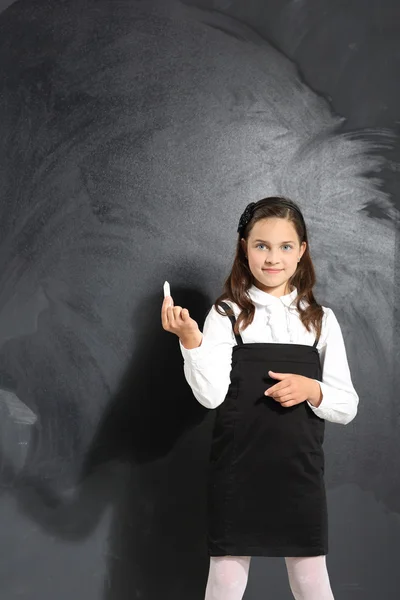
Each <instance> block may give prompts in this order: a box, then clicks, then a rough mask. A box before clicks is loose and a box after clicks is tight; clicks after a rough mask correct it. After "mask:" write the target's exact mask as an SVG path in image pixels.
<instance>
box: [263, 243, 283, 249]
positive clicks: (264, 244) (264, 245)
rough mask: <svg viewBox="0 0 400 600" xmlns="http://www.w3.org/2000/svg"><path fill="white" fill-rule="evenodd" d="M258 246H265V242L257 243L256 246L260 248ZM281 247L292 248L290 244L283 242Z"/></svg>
mask: <svg viewBox="0 0 400 600" xmlns="http://www.w3.org/2000/svg"><path fill="white" fill-rule="evenodd" d="M260 246H263V247H264V248H265V244H257V246H256V248H260ZM282 248H290V249H292V246H290V244H284V245H283V246H282Z"/></svg>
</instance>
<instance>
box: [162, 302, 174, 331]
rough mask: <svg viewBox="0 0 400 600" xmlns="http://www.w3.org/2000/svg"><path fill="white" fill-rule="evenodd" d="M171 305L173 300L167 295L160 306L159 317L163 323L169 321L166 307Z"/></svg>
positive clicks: (166, 323)
mask: <svg viewBox="0 0 400 600" xmlns="http://www.w3.org/2000/svg"><path fill="white" fill-rule="evenodd" d="M172 306H173V300H172V297H171V296H167V297H166V298H164V300H163V303H162V307H161V318H162V320H163V324H165V325H168V323H169V313H168V309H169V308H171V307H172Z"/></svg>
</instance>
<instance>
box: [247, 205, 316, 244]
mask: <svg viewBox="0 0 400 600" xmlns="http://www.w3.org/2000/svg"><path fill="white" fill-rule="evenodd" d="M257 204H258V202H250V204H248V205H247V206H246V208H245V209H244V211H243V213H242V216H241V217H240V219H239V225H238V228H237V232H238V233H239V234H240V237H242V235H243V232H244V230H245V228H246V225H247V223H248V222H249V221H250V219H251V218H252V216H253V214H254V211H255V209H256V207H257ZM282 204H283V205H284V206H285V207H286V208H291V209H292V210H294V211H296V212H297V214H298V215H299V216H300V219H301V221H302V222H304V219H303V215H302V214H301V212H300V210H299V209H298V208H297V206H295V205H294V204H291V203H289V202H287V201H286V202H285V200H283V199H282Z"/></svg>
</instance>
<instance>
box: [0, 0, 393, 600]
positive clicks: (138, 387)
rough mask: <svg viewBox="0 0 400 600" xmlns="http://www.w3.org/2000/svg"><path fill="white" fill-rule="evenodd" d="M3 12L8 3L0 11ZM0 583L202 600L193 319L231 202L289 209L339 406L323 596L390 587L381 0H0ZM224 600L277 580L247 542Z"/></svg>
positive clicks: (28, 599) (388, 90) (386, 11)
mask: <svg viewBox="0 0 400 600" xmlns="http://www.w3.org/2000/svg"><path fill="white" fill-rule="evenodd" d="M5 9H7V10H5ZM0 10H1V11H2V12H1V14H0V131H1V136H0V165H1V167H0V182H1V186H0V198H1V202H0V211H1V213H0V214H1V219H0V228H1V239H0V243H1V249H0V278H1V281H0V284H1V285H0V413H1V415H0V416H1V418H0V474H1V497H0V527H1V532H2V535H1V546H2V547H1V556H2V559H1V562H0V591H1V598H2V600H14V599H15V598H24V599H25V600H36V599H37V600H39V598H40V600H42V599H43V598H48V599H50V598H51V599H52V598H55V597H56V598H57V600H64V599H65V600H67V599H68V600H69V599H70V598H72V597H74V598H85V599H87V600H92V599H93V600H98V599H102V600H103V599H105V600H111V599H112V600H128V598H129V599H131V598H143V599H145V600H153V599H154V600H156V599H157V600H158V599H159V598H160V597H162V598H164V599H165V600H167V599H169V598H170V599H171V600H172V599H173V600H177V599H179V600H180V599H182V600H183V599H185V600H188V599H193V600H202V598H203V594H204V586H205V581H206V576H207V569H208V559H207V556H206V554H205V539H204V528H205V514H204V501H205V497H204V494H205V473H206V464H207V453H208V443H209V439H210V434H211V427H212V422H213V413H212V412H208V411H207V410H206V409H203V408H202V407H201V406H200V405H199V404H198V403H197V402H196V401H195V399H194V398H193V397H192V395H191V392H190V389H189V388H188V386H187V384H186V382H185V381H184V378H183V371H182V358H181V355H180V352H179V349H178V346H177V340H176V338H175V337H173V336H171V335H169V334H167V333H166V332H164V331H163V330H162V328H161V323H160V306H161V302H162V283H163V282H164V280H165V279H168V281H170V283H171V288H172V292H173V295H174V298H175V302H176V303H179V304H181V305H184V306H187V307H188V308H189V309H190V310H191V312H192V313H193V316H194V317H195V318H196V319H197V320H198V321H199V323H200V325H202V323H203V320H204V316H205V314H206V312H207V310H208V308H209V306H210V304H211V302H212V301H213V300H214V299H215V297H216V296H217V295H218V294H219V293H220V286H221V284H222V280H223V278H224V277H225V275H226V272H227V269H228V268H229V265H230V263H231V261H232V258H233V252H234V242H235V235H236V223H237V220H238V217H239V215H240V212H241V210H242V209H243V207H244V205H245V204H246V203H247V202H249V201H251V200H256V199H258V198H260V197H262V196H265V195H267V194H269V193H275V192H278V193H284V194H287V195H289V196H292V197H293V198H295V199H296V200H298V201H299V202H300V204H301V205H302V206H303V208H304V212H305V215H306V218H307V220H308V222H309V227H310V233H311V241H310V246H311V252H312V254H313V257H314V260H315V264H316V268H317V273H318V285H317V288H316V295H317V297H318V299H319V301H320V302H321V303H322V304H324V305H326V306H331V307H332V308H333V309H334V310H335V312H336V314H337V316H338V318H339V320H340V323H341V325H342V330H343V333H344V336H345V340H346V347H347V351H348V357H349V362H350V366H351V370H352V375H353V381H354V384H355V386H356V388H357V390H358V392H359V394H360V410H359V415H358V416H357V418H356V420H355V421H354V422H352V423H351V424H350V425H348V426H346V427H342V426H338V425H333V424H328V426H327V439H326V444H325V448H326V460H327V467H326V476H327V485H328V492H329V508H330V529H331V551H330V554H329V557H328V565H329V570H330V576H331V581H332V586H333V589H334V592H335V598H336V600H355V599H358V598H360V599H361V598H362V599H363V600H369V599H371V600H372V599H374V600H375V599H376V598H377V597H379V598H385V600H395V599H397V596H398V588H399V584H400V576H399V574H398V569H397V565H396V563H395V560H396V556H397V548H398V545H399V543H400V519H399V512H400V477H399V469H398V458H397V457H398V444H397V431H398V421H399V413H398V408H397V403H396V400H397V398H398V389H399V384H400V381H399V374H398V369H397V368H396V367H397V365H398V361H399V342H398V340H399V333H400V332H399V326H400V319H399V314H398V312H396V302H395V300H396V299H397V298H398V291H399V250H398V248H399V244H398V237H397V238H396V236H398V227H396V223H398V220H397V218H398V217H397V215H398V212H397V210H398V206H397V207H396V201H395V200H396V199H397V198H398V191H399V190H398V186H399V183H398V177H397V174H398V172H399V158H400V157H399V153H400V145H399V143H398V138H397V137H396V135H395V134H396V127H397V124H398V118H399V114H398V108H397V107H398V106H399V101H400V86H399V80H398V72H399V56H400V54H399V42H398V39H399V34H400V24H399V23H398V20H397V21H396V18H395V16H396V12H395V11H396V10H398V8H397V6H396V3H395V1H394V0H392V1H389V0H381V1H380V2H379V3H378V1H374V2H372V3H370V4H369V5H368V6H366V5H365V3H364V2H362V1H361V0H353V1H347V2H337V1H336V2H334V1H333V0H330V1H328V0H305V1H304V2H287V1H286V0H280V1H279V2H278V1H277V0H259V1H257V0H252V1H249V0H248V1H246V2H241V1H237V2H229V1H228V0H226V1H223V0H220V1H214V2H206V1H203V2H201V1H199V0H193V2H189V1H186V2H185V3H182V2H177V1H172V0H165V1H162V2H161V1H158V2H156V1H154V2H153V1H142V2H135V1H133V0H132V1H128V0H125V1H122V0H120V1H118V0H114V1H111V0H97V1H94V0H79V1H78V0H76V1H72V0H58V1H57V2H53V3H51V2H48V1H44V0H37V1H36V2H34V3H32V2H30V1H29V0H19V1H18V2H15V3H13V2H10V1H8V2H1V1H0ZM250 573H251V575H250V581H249V585H248V588H247V591H246V596H245V598H246V599H247V600H252V599H254V600H255V599H256V598H261V597H267V596H268V597H269V596H270V595H271V594H273V596H274V598H276V600H278V599H282V600H283V599H285V598H289V597H290V592H289V588H288V584H287V579H286V574H285V570H284V565H283V561H282V560H278V559H260V558H258V559H254V560H253V563H252V568H251V571H250Z"/></svg>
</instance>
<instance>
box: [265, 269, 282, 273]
mask: <svg viewBox="0 0 400 600" xmlns="http://www.w3.org/2000/svg"><path fill="white" fill-rule="evenodd" d="M263 271H266V272H267V273H280V272H281V271H282V269H263Z"/></svg>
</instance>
